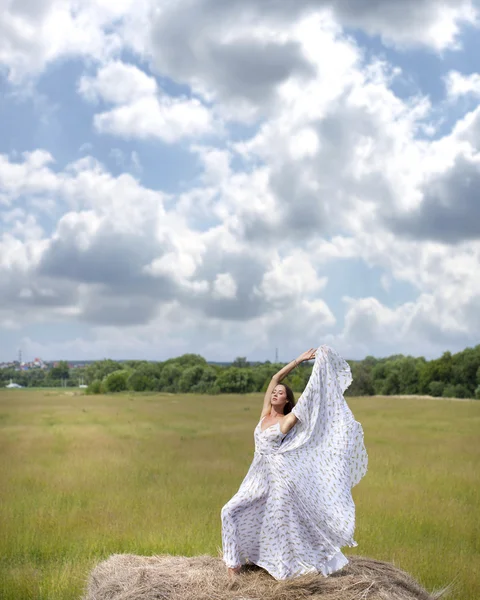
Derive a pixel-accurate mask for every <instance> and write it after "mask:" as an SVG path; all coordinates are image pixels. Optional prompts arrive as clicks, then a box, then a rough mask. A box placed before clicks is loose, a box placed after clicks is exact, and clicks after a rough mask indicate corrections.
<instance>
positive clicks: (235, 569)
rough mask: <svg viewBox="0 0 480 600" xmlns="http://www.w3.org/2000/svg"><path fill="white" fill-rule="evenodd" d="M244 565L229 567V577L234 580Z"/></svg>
mask: <svg viewBox="0 0 480 600" xmlns="http://www.w3.org/2000/svg"><path fill="white" fill-rule="evenodd" d="M241 568H242V567H227V570H228V578H229V580H230V581H233V580H234V579H235V578H236V576H237V575H238V574H239V573H240V569H241Z"/></svg>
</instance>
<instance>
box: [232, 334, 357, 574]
mask: <svg viewBox="0 0 480 600" xmlns="http://www.w3.org/2000/svg"><path fill="white" fill-rule="evenodd" d="M351 381H352V375H351V372H350V367H349V365H348V363H347V362H346V361H345V360H344V359H343V358H342V357H341V356H340V355H339V354H337V352H335V350H333V349H332V348H330V347H328V346H320V347H319V348H318V349H317V352H316V356H315V363H314V366H313V369H312V374H311V376H310V379H309V381H308V383H307V386H306V388H305V390H304V392H303V394H302V395H301V396H300V398H299V400H298V402H297V404H296V405H295V407H294V408H293V410H292V412H293V413H294V414H295V415H296V417H297V418H298V421H297V423H296V424H295V425H294V427H293V428H292V429H291V430H290V431H289V432H288V433H287V434H283V433H282V432H281V430H280V424H279V423H276V424H275V425H272V426H271V427H268V428H267V429H266V430H265V431H262V429H261V421H260V422H259V423H258V424H257V426H256V428H255V432H254V439H255V454H254V458H253V461H252V464H251V466H250V469H249V470H248V473H247V475H246V476H245V479H244V480H243V482H242V483H241V485H240V488H239V490H238V492H237V493H236V494H235V495H234V496H233V498H232V499H231V500H230V501H229V502H227V504H225V506H224V507H223V508H222V512H221V518H222V545H223V560H224V562H225V564H226V565H227V566H228V567H237V566H239V565H242V564H245V563H246V562H250V563H253V564H256V565H258V566H260V567H263V568H264V569H265V570H266V571H268V572H269V573H270V575H272V576H273V577H274V578H275V579H277V580H280V579H287V578H290V577H297V576H299V575H303V574H305V573H310V572H313V573H317V572H318V573H321V574H322V575H325V576H327V575H329V574H331V573H334V572H335V571H338V570H339V569H341V568H342V567H344V566H345V565H346V564H347V563H348V559H347V557H346V556H345V555H344V554H343V553H342V552H341V547H342V546H351V547H353V546H357V545H358V544H357V542H356V541H355V540H354V539H353V533H354V530H355V504H354V502H353V499H352V494H351V488H352V487H354V486H355V485H356V484H357V483H358V482H359V481H360V479H361V478H362V477H363V476H364V475H365V473H366V471H367V464H368V456H367V452H366V449H365V445H364V440H363V429H362V426H361V424H360V423H359V422H358V421H356V420H355V419H354V417H353V414H352V411H351V410H350V408H349V407H348V405H347V403H346V401H345V398H344V397H343V392H344V391H345V390H346V388H347V387H348V386H349V385H350V383H351Z"/></svg>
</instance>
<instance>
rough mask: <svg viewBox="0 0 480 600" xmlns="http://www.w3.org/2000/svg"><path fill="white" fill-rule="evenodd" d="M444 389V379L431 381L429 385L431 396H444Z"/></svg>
mask: <svg viewBox="0 0 480 600" xmlns="http://www.w3.org/2000/svg"><path fill="white" fill-rule="evenodd" d="M444 389H445V383H444V382H443V381H431V382H430V384H429V386H428V393H429V394H430V395H431V396H442V395H443V390H444Z"/></svg>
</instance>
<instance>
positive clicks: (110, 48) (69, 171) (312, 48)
mask: <svg viewBox="0 0 480 600" xmlns="http://www.w3.org/2000/svg"><path fill="white" fill-rule="evenodd" d="M11 6H13V8H12V7H11ZM22 6H23V8H21V7H20V4H16V5H15V6H14V5H10V4H9V5H8V11H9V12H8V11H7V12H8V15H7V21H8V18H10V17H11V15H13V14H14V13H15V14H14V16H15V18H17V17H18V19H19V21H18V23H21V24H23V25H24V26H25V28H24V31H25V32H27V33H28V31H30V30H29V29H28V27H29V26H30V25H31V24H32V23H37V22H38V23H39V24H41V27H40V28H39V35H38V36H36V39H34V36H31V37H30V38H29V39H28V40H27V41H25V40H24V44H23V46H22V45H21V44H20V42H19V41H18V39H19V37H18V36H19V34H18V31H17V32H16V33H15V31H16V30H15V27H14V26H13V25H12V26H11V28H10V33H9V35H10V37H9V38H8V40H9V41H8V43H6V42H5V41H0V60H1V61H3V64H5V65H6V66H7V68H8V69H10V70H9V76H10V78H11V79H12V80H19V79H20V78H21V77H22V76H24V75H25V74H28V73H39V72H41V70H42V69H43V68H44V67H45V65H46V64H48V63H49V62H52V61H54V60H55V59H56V58H58V57H60V56H74V55H82V56H86V55H88V56H91V57H93V58H94V59H95V61H97V62H94V63H89V65H88V68H87V67H86V73H85V74H84V75H83V76H82V77H80V79H79V81H78V88H77V91H78V93H79V94H80V95H81V96H82V98H84V99H85V101H86V102H88V103H91V106H93V107H94V110H95V111H96V114H95V116H94V118H93V126H94V128H95V130H96V132H97V133H100V134H105V133H108V134H112V135H116V136H121V137H123V138H126V139H131V138H136V140H137V143H139V142H138V141H139V140H145V139H148V138H159V139H161V140H163V141H165V142H167V143H170V144H174V143H175V142H178V141H180V140H184V139H186V138H192V137H193V138H200V137H201V136H203V135H205V134H211V133H212V132H213V133H216V132H218V131H221V132H222V134H223V135H225V136H227V135H228V133H229V132H231V131H233V132H234V133H233V135H232V137H231V138H228V137H224V138H222V139H221V140H220V139H219V138H215V139H214V141H212V139H209V141H208V144H209V145H208V146H207V145H206V143H207V142H205V140H202V139H200V140H198V139H195V143H194V144H192V145H191V147H190V150H191V153H192V155H193V156H195V158H196V159H197V161H198V163H197V164H198V165H199V166H201V168H202V169H203V170H202V172H201V174H200V175H199V176H198V177H197V178H196V179H195V180H194V181H192V183H191V186H190V188H188V189H185V190H183V191H182V192H181V193H178V194H171V195H166V194H164V193H162V192H161V191H156V190H154V189H151V188H149V187H148V186H146V185H145V184H142V183H141V182H140V181H139V180H138V179H137V178H135V177H133V176H132V175H130V174H128V173H123V174H121V175H120V176H118V177H115V176H113V175H112V174H111V173H110V172H108V170H107V169H106V168H105V167H104V166H103V165H102V164H101V163H100V162H99V161H97V160H96V159H95V158H94V157H92V156H84V157H83V158H81V159H80V160H78V161H75V162H74V163H71V164H69V165H67V166H66V167H61V166H60V167H59V166H58V165H57V164H56V163H55V158H58V160H59V163H60V161H61V157H57V156H55V157H54V156H53V155H52V154H51V153H49V152H46V151H45V150H35V151H33V152H29V153H24V154H16V155H13V154H12V155H9V156H7V155H1V156H0V204H1V207H2V213H1V214H0V217H1V218H0V298H1V300H2V301H1V302H0V305H1V309H0V322H1V323H3V325H4V326H5V327H11V326H12V323H16V322H17V323H18V322H20V323H22V325H23V324H28V323H31V322H42V321H43V322H53V321H55V320H56V321H61V322H64V323H68V322H73V321H76V322H77V323H81V324H83V325H85V324H88V325H89V326H90V327H91V334H90V338H87V336H85V337H82V338H81V339H78V340H75V341H74V342H73V341H72V342H65V344H64V345H63V346H60V345H52V346H51V347H50V350H49V352H58V353H61V352H67V351H68V352H69V353H70V355H72V354H71V353H72V352H73V349H75V348H77V349H78V351H79V352H80V353H81V354H82V353H83V355H84V356H85V357H90V356H92V353H93V354H95V352H98V353H99V355H100V356H102V355H103V356H105V355H108V354H110V353H111V355H115V353H119V352H121V354H122V356H126V355H127V354H128V355H130V356H132V355H135V354H136V353H137V354H136V355H137V356H139V357H140V356H142V353H143V356H145V353H149V352H150V351H149V348H152V347H153V346H158V345H159V342H162V343H163V344H165V345H166V347H168V354H169V355H171V354H173V353H181V352H184V351H192V350H193V351H198V352H200V353H202V354H204V355H206V356H208V357H209V358H217V359H219V358H221V357H222V353H223V352H224V351H225V348H226V344H225V343H224V342H223V340H225V339H227V340H228V339H235V340H236V346H235V349H236V352H235V355H247V356H248V355H250V356H251V355H252V354H253V355H256V356H257V357H259V358H261V357H264V356H265V352H266V349H268V348H274V347H275V346H276V345H280V346H281V347H285V345H286V344H288V346H289V348H291V350H292V352H293V351H298V352H300V351H301V350H304V349H305V348H304V347H303V346H304V345H305V340H306V339H307V338H308V339H309V340H311V341H309V342H308V343H307V344H306V345H307V346H310V345H314V344H315V343H316V342H317V341H318V342H319V343H321V342H330V343H332V345H335V346H338V347H339V349H340V350H341V351H342V352H344V353H348V354H349V356H351V357H361V356H362V355H364V354H365V353H378V352H381V353H391V352H396V351H401V350H405V351H409V349H411V348H412V345H414V347H415V348H418V349H420V351H428V352H432V353H434V352H439V351H440V350H441V349H443V347H444V346H445V345H450V344H460V345H461V344H462V343H468V342H469V341H470V340H473V339H474V338H475V336H476V339H478V335H479V332H480V322H479V317H478V315H480V288H479V284H478V282H477V279H478V278H476V276H475V271H476V270H478V264H479V260H480V247H479V240H478V237H479V233H480V232H479V229H478V223H479V222H480V214H479V213H478V202H477V196H476V193H475V189H476V186H478V183H479V179H480V177H479V168H480V167H479V148H478V143H479V142H478V139H479V138H478V131H480V129H478V127H479V123H480V118H479V114H480V112H479V110H478V108H475V109H474V110H473V111H472V112H471V113H469V114H468V115H465V116H464V117H463V118H461V119H459V121H458V122H457V123H456V124H455V126H454V127H453V128H452V132H451V133H449V134H447V135H444V136H443V137H441V138H439V139H435V140H426V139H425V136H423V135H422V134H421V132H422V131H423V130H422V128H423V127H425V125H428V122H429V118H430V117H431V105H430V101H429V100H428V99H427V98H425V97H421V96H415V97H410V98H405V97H399V96H398V95H397V94H396V93H395V92H394V86H393V85H392V83H393V82H394V81H395V78H396V77H397V76H398V75H399V74H400V71H399V70H398V69H396V68H395V67H394V66H393V65H389V64H387V63H385V62H382V61H379V60H376V59H375V58H373V59H372V60H370V59H367V58H366V56H365V54H364V52H363V50H362V48H361V47H359V45H358V43H357V42H356V41H355V39H354V38H353V37H352V36H351V35H347V34H346V33H345V30H344V29H343V28H342V27H344V26H348V27H349V28H360V29H362V30H364V31H366V32H367V33H369V34H371V35H380V36H382V39H383V40H384V41H385V43H392V44H396V45H398V46H402V47H404V46H407V45H427V46H430V47H433V48H434V49H437V50H441V49H444V48H447V47H450V48H452V47H455V44H456V43H457V41H458V32H459V28H460V27H461V24H462V23H466V22H471V21H472V20H473V19H474V13H473V8H472V4H471V3H470V2H468V1H466V0H465V1H463V2H462V1H461V2H455V3H454V2H453V1H451V2H443V3H433V2H432V0H416V2H413V1H412V2H410V0H408V1H406V2H404V3H402V5H401V7H400V5H399V3H397V2H393V0H392V1H390V0H386V1H385V2H382V3H381V5H380V4H379V3H378V2H373V1H367V0H362V1H360V2H358V3H356V4H355V5H354V4H353V3H351V2H347V1H346V0H345V2H344V1H343V0H339V2H335V3H333V2H327V0H300V1H297V2H290V0H286V1H285V2H281V3H280V2H273V1H272V2H262V3H260V2H256V1H253V0H245V1H242V2H240V1H239V0H232V1H231V2H228V3H219V2H218V1H217V0H201V1H198V2H189V1H186V0H182V1H181V2H177V3H174V4H157V3H156V4H155V6H153V8H152V5H150V4H149V3H148V2H146V1H145V2H141V3H140V4H136V5H135V7H134V6H133V4H132V3H131V2H129V1H128V0H125V1H124V2H120V3H116V4H115V6H113V4H112V3H111V2H110V0H102V2H100V3H98V2H97V3H93V2H92V3H90V2H87V3H84V4H82V7H79V8H78V10H77V11H76V12H75V11H73V9H72V8H71V6H70V5H69V4H68V3H64V4H63V6H62V7H60V5H57V4H53V3H49V2H47V0H45V1H44V2H43V3H39V4H38V5H36V7H33V5H32V6H30V4H28V3H27V4H25V3H23V5H22ZM150 9H152V12H150ZM35 11H36V12H35ZM58 11H60V12H61V11H63V12H61V14H63V15H64V16H65V19H66V21H65V22H66V23H68V26H66V27H65V32H66V34H65V35H64V32H63V31H59V32H58V33H56V34H55V35H57V38H55V37H53V38H52V39H53V41H54V42H55V44H54V43H53V42H52V40H51V39H50V37H49V36H48V35H47V33H48V31H49V28H50V27H52V23H57V21H56V19H58V18H59V17H58V15H59V14H60V13H59V12H58ZM133 11H135V12H133ZM213 14H215V18H214V19H212V15H213ZM112 15H113V17H112ZM147 17H148V18H147ZM113 21H114V24H113V25H112V23H113ZM73 29H75V32H73ZM12 32H13V33H12ZM46 32H47V33H46ZM82 32H83V33H82ZM67 34H68V35H67ZM82 35H84V36H85V37H84V38H82ZM15 36H16V37H15ZM88 36H90V37H91V39H92V40H93V41H94V42H95V43H92V44H91V45H90V46H89V45H88V44H82V49H80V44H79V42H78V40H80V39H83V40H86V39H87V38H88ZM2 43H3V46H2ZM2 48H3V52H4V53H3V54H2ZM5 48H7V50H8V52H7V51H6V50H5ZM122 48H123V49H125V48H128V50H130V51H131V50H133V51H134V52H136V53H138V54H139V55H141V57H142V59H143V61H142V68H140V67H139V66H138V65H136V64H133V60H134V59H133V58H132V55H130V54H129V55H128V56H130V60H131V61H132V62H131V63H130V64H127V63H126V62H123V61H122V60H120V59H119V58H118V57H119V56H120V55H119V54H117V51H118V50H120V49H122ZM122 56H123V57H124V56H126V55H125V54H123V55H122ZM147 64H148V65H149V66H148V69H149V70H148V71H147V70H146V67H144V66H143V65H147ZM165 77H170V78H171V79H172V80H173V82H176V83H182V84H187V85H186V86H184V87H182V88H181V89H182V95H176V96H170V95H167V94H166V93H165V91H164V89H162V87H161V85H160V82H162V81H165V79H164V78H165ZM171 83H172V82H170V84H171ZM447 85H448V86H449V89H450V96H451V97H452V98H454V97H455V98H456V97H459V96H460V95H465V94H467V93H468V94H471V95H474V94H475V93H476V88H477V80H476V79H475V77H474V76H468V77H467V76H461V75H459V73H457V72H452V73H451V74H450V75H449V77H448V78H447ZM164 87H165V88H166V89H175V86H174V85H171V86H170V87H169V88H167V86H166V85H165V86H164ZM177 89H178V88H177ZM235 121H237V122H238V121H243V122H246V123H248V124H249V127H248V128H247V127H241V126H240V127H238V123H232V122H235ZM219 124H220V125H219ZM223 124H224V125H225V127H224V128H222V125H223ZM236 127H238V128H237V129H236ZM229 128H231V129H229ZM215 142H217V143H218V146H215ZM118 145H120V142H119V143H118ZM32 147H34V145H33V146H32ZM125 148H127V146H125ZM83 151H84V152H85V151H88V152H91V147H88V146H85V147H84V149H83ZM129 155H131V157H132V158H131V161H133V162H135V159H134V158H133V157H134V154H133V150H132V149H123V150H121V151H120V150H119V151H118V152H116V151H114V153H113V154H112V157H113V158H114V159H115V160H117V167H122V165H123V166H124V167H125V165H126V162H125V161H126V159H125V157H127V156H129ZM135 156H137V155H135ZM160 187H161V183H160ZM352 260H353V261H355V265H358V264H362V265H367V266H369V267H375V268H376V269H378V271H379V272H381V273H382V274H383V281H384V282H385V281H386V280H387V278H388V281H389V285H390V289H391V290H394V289H395V284H396V283H398V282H404V283H405V284H408V286H409V289H410V290H411V294H412V299H411V300H409V301H406V302H402V303H398V302H395V301H394V300H392V297H390V303H389V302H387V301H384V302H381V301H380V300H379V299H378V298H375V297H373V296H371V295H370V294H360V293H356V280H355V279H353V278H352V280H351V281H345V282H343V283H342V285H343V286H344V289H348V293H345V292H342V294H344V296H345V298H344V305H345V306H344V307H343V310H340V309H339V307H338V306H336V307H334V306H333V305H332V306H330V305H329V304H328V303H327V302H326V300H325V298H326V297H327V295H328V294H329V292H330V297H331V290H330V288H329V285H330V279H329V277H328V276H327V274H326V273H327V272H329V273H332V272H335V270H337V269H342V267H343V266H344V265H346V264H349V265H350V266H351V261H352ZM336 285H337V287H338V285H339V284H338V282H337V284H336ZM340 287H341V286H340ZM459 290H461V294H460V293H459ZM387 292H388V290H387ZM415 295H416V297H415ZM337 315H341V316H343V317H344V318H343V319H342V318H338V316H337ZM127 331H128V334H127V333H126V332H127ZM25 344H26V347H28V348H32V349H34V351H35V353H36V354H38V353H40V354H41V353H42V346H41V344H39V343H38V342H36V341H35V340H32V339H31V337H29V336H27V337H26V338H25ZM89 348H90V349H92V350H91V352H90V350H89ZM44 349H45V348H44ZM32 351H33V350H32ZM116 356H117V357H118V358H120V357H122V356H120V355H118V354H116ZM232 358H234V356H232ZM272 358H273V357H272ZM282 358H284V359H288V358H289V356H282Z"/></svg>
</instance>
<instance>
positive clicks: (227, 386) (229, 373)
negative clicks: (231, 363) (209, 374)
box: [217, 367, 255, 394]
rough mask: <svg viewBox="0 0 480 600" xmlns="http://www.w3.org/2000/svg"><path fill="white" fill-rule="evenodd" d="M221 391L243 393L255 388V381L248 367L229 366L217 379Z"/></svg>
mask: <svg viewBox="0 0 480 600" xmlns="http://www.w3.org/2000/svg"><path fill="white" fill-rule="evenodd" d="M217 386H218V388H219V389H220V391H221V392H223V393H227V394H245V393H248V392H253V391H254V390H255V381H254V379H253V376H252V373H251V372H250V370H249V369H239V368H237V367H229V368H227V369H225V370H224V371H223V372H222V373H221V374H220V375H219V377H218V379H217Z"/></svg>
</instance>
